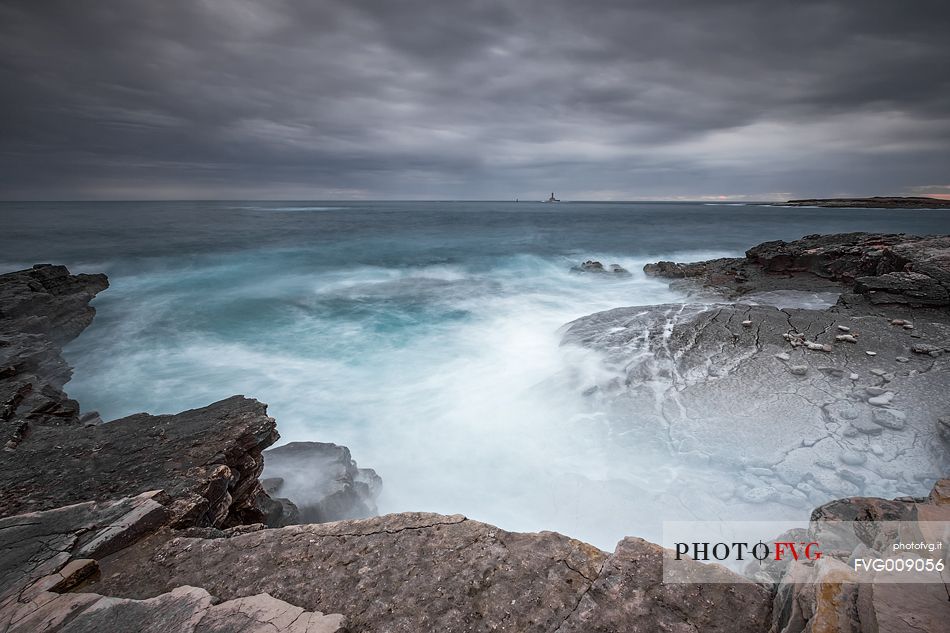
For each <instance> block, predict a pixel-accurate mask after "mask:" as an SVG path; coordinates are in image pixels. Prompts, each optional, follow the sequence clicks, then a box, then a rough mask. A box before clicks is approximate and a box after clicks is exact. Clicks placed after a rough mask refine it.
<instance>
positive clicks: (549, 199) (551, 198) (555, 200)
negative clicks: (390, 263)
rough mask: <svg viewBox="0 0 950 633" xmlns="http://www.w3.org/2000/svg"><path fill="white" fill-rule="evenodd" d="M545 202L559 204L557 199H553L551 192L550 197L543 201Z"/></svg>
mask: <svg viewBox="0 0 950 633" xmlns="http://www.w3.org/2000/svg"><path fill="white" fill-rule="evenodd" d="M545 202H560V200H558V199H557V198H555V197H554V192H553V191H552V192H551V197H550V198H548V199H547V200H545Z"/></svg>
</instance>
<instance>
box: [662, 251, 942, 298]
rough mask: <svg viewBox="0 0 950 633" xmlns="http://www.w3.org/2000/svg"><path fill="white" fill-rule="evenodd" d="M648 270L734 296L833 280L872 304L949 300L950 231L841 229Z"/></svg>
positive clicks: (812, 287) (815, 286)
mask: <svg viewBox="0 0 950 633" xmlns="http://www.w3.org/2000/svg"><path fill="white" fill-rule="evenodd" d="M644 271H645V272H646V273H647V274H649V275H654V276H659V277H668V278H671V279H682V278H690V279H694V280H696V281H698V282H699V283H700V284H701V285H702V286H704V287H707V288H711V289H713V290H715V291H717V292H722V293H724V294H725V295H726V296H730V297H736V296H739V295H743V294H746V293H749V292H763V291H771V290H809V291H816V290H819V291H820V290H827V289H832V288H835V287H837V288H839V289H840V290H841V291H845V292H848V291H849V289H850V292H853V293H855V294H858V295H861V296H864V297H865V298H867V299H868V300H869V301H870V302H872V303H874V304H886V303H893V304H903V305H907V306H910V307H920V306H923V307H943V308H945V307H948V306H950V294H948V293H950V236H932V237H916V236H912V235H895V234H873V233H846V234H839V235H808V236H805V237H803V238H801V239H799V240H794V241H792V242H784V241H781V240H777V241H772V242H765V243H763V244H759V245H758V246H755V247H753V248H750V249H749V250H748V251H746V256H745V257H744V258H726V259H715V260H710V261H706V262H698V263H693V264H675V263H672V262H658V263H656V264H647V265H646V266H644Z"/></svg>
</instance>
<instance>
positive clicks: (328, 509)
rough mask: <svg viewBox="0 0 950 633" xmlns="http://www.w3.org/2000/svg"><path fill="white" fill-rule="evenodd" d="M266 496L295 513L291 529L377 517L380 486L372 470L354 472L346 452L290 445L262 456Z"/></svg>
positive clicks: (324, 445)
mask: <svg viewBox="0 0 950 633" xmlns="http://www.w3.org/2000/svg"><path fill="white" fill-rule="evenodd" d="M264 476H265V477H267V479H266V480H265V483H267V484H269V486H268V488H267V489H266V492H267V493H268V494H269V495H271V496H278V497H283V498H286V499H287V500H289V501H290V502H291V503H292V504H293V505H294V507H296V508H297V509H298V510H299V516H298V517H297V518H296V520H294V521H290V520H285V522H284V523H285V524H286V525H290V524H291V523H292V522H293V523H325V522H327V521H341V520H343V519H364V518H367V517H370V516H373V515H375V514H376V513H377V511H376V499H377V497H379V493H380V491H381V490H382V485H383V480H382V479H381V478H380V476H379V475H377V474H376V471H374V470H373V469H372V468H357V466H356V462H355V461H353V457H352V456H351V455H350V449H348V448H347V447H345V446H338V445H336V444H329V443H324V442H291V443H290V444H285V445H283V446H280V447H277V448H272V449H270V450H268V451H266V452H265V453H264Z"/></svg>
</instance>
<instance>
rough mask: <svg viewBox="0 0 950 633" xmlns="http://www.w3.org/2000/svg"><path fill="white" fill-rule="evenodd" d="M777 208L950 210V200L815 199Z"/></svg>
mask: <svg viewBox="0 0 950 633" xmlns="http://www.w3.org/2000/svg"><path fill="white" fill-rule="evenodd" d="M776 206H790V207H830V208H843V209H847V208H874V209H950V200H940V199H939V198H926V197H922V196H920V197H913V196H907V197H899V196H892V197H887V196H875V197H872V198H813V199H808V200H789V201H788V202H784V203H778V204H777V205H776Z"/></svg>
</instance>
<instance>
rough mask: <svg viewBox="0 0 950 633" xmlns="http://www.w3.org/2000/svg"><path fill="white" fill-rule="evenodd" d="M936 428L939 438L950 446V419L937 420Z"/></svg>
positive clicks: (942, 417) (946, 417)
mask: <svg viewBox="0 0 950 633" xmlns="http://www.w3.org/2000/svg"><path fill="white" fill-rule="evenodd" d="M936 427H937V437H939V438H940V439H941V440H943V442H944V443H945V444H950V417H948V416H941V417H939V418H937V422H936Z"/></svg>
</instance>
